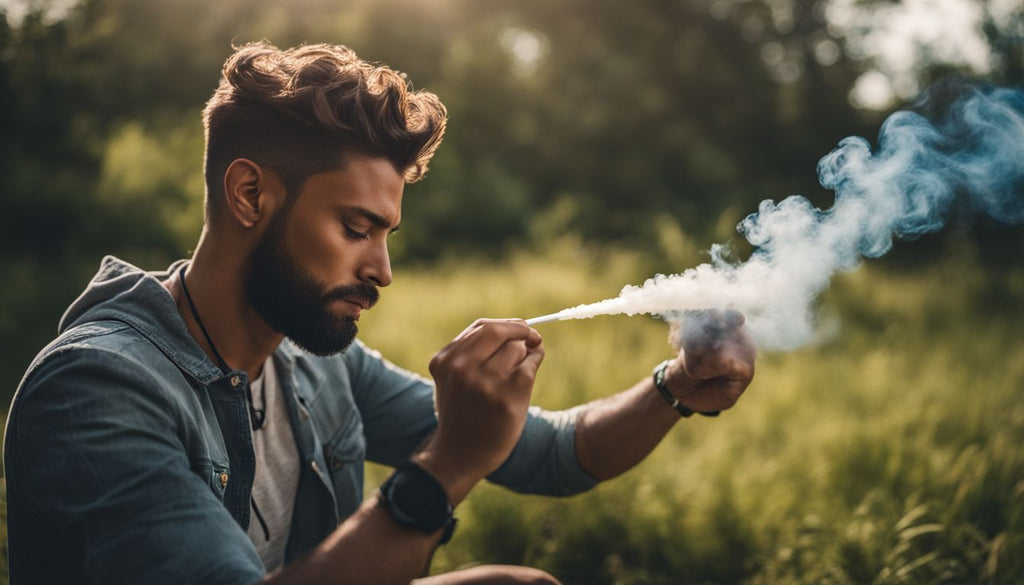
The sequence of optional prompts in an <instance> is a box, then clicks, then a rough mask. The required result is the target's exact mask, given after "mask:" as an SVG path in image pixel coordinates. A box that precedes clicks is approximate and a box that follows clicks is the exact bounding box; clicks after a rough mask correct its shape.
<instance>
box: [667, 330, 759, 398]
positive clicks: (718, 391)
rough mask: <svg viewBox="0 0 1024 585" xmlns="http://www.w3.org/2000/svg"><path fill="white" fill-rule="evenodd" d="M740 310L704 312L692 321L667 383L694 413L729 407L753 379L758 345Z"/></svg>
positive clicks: (670, 367)
mask: <svg viewBox="0 0 1024 585" xmlns="http://www.w3.org/2000/svg"><path fill="white" fill-rule="evenodd" d="M744 321H745V318H744V317H743V314H742V313H740V312H738V311H733V310H726V311H718V310H711V311H703V312H701V313H700V314H699V315H698V316H696V317H693V318H691V319H689V320H688V322H687V323H686V325H685V326H684V327H683V329H682V334H681V335H680V336H679V341H680V345H681V349H680V350H679V355H678V357H677V358H676V360H675V361H674V362H673V363H672V365H670V366H669V368H668V372H667V377H666V380H665V382H666V385H667V386H668V389H669V391H670V392H671V393H672V395H673V396H674V397H675V399H676V400H678V401H679V403H680V404H682V405H683V406H685V407H687V408H689V409H690V410H694V411H696V412H716V411H721V410H725V409H727V408H731V407H732V406H733V405H734V404H736V401H737V400H739V398H740V396H741V395H742V394H743V391H744V390H746V389H747V386H748V385H750V381H751V380H752V379H753V378H754V359H755V357H756V355H757V349H756V347H755V345H754V341H753V339H751V338H750V335H749V333H748V332H747V330H746V328H744V327H743V323H744Z"/></svg>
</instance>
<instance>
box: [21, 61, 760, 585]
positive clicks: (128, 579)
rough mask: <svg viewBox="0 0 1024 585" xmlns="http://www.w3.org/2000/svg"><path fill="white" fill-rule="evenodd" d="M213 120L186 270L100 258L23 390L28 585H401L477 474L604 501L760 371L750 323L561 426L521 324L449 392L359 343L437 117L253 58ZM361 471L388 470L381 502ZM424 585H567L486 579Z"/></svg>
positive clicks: (481, 329) (400, 99) (349, 71)
mask: <svg viewBox="0 0 1024 585" xmlns="http://www.w3.org/2000/svg"><path fill="white" fill-rule="evenodd" d="M203 119H204V126H205V130H206V163H205V166H206V168H205V173H206V181H207V203H206V223H205V227H204V230H203V233H202V236H201V238H200V241H199V243H198V245H197V247H196V250H195V253H194V255H193V257H192V259H191V261H179V262H177V263H175V264H173V265H171V267H170V268H169V269H167V270H166V271H163V272H156V273H146V272H143V271H141V270H139V269H137V268H134V267H132V266H130V265H128V264H126V263H124V262H121V261H119V260H117V259H114V258H110V257H108V258H105V259H104V261H103V263H102V266H101V268H100V271H99V273H98V274H97V275H96V277H95V278H94V279H93V281H92V282H91V283H90V284H89V286H88V288H87V289H86V290H85V292H84V293H83V294H82V295H81V296H80V297H79V299H78V300H76V301H75V302H74V303H73V304H72V305H71V307H70V308H69V309H68V311H67V313H66V314H65V315H64V318H63V319H62V322H61V326H60V330H61V334H60V336H59V337H58V338H57V339H56V340H55V341H54V342H53V343H51V344H50V345H49V346H48V347H47V348H46V349H44V350H43V351H42V352H41V353H40V355H39V356H38V357H37V358H36V360H35V361H34V362H33V363H32V365H31V366H30V368H29V370H28V372H27V373H26V375H25V378H24V379H23V381H22V384H21V386H20V387H19V389H18V392H17V395H16V397H15V400H14V403H13V404H12V407H11V412H10V415H9V419H8V426H7V434H6V443H5V468H6V473H7V482H8V484H7V489H8V492H7V493H8V523H9V524H8V529H9V535H10V571H11V582H12V583H14V584H19V583H87V582H92V583H146V584H154V583H175V584H181V583H256V582H266V583H310V584H313V583H329V582H339V583H359V584H362V583H367V584H369V583H373V584H390V583H409V582H410V581H411V580H413V579H415V578H417V577H418V576H422V575H423V574H424V571H425V568H426V567H427V566H428V564H429V559H430V557H431V554H432V552H433V551H434V549H435V548H436V547H437V546H438V545H439V543H442V542H443V541H446V540H447V539H448V538H450V536H451V533H452V531H453V530H454V529H455V527H456V523H455V521H454V519H453V509H454V508H455V507H457V506H458V504H459V503H460V502H461V501H462V500H463V499H464V498H465V497H466V496H467V494H469V492H470V491H471V490H472V489H473V487H474V486H475V485H476V484H477V483H478V482H479V481H480V480H481V479H483V478H485V477H486V478H488V479H489V480H491V481H494V482H496V483H499V484H502V485H505V486H508V487H509V488H511V489H514V490H517V491H521V492H528V493H546V494H553V495H568V494H573V493H577V492H580V491H583V490H586V489H589V488H590V487H592V486H593V485H594V484H595V483H597V482H598V481H600V480H603V479H607V478H610V477H613V476H615V475H618V474H620V473H622V472H623V471H625V470H627V469H629V468H630V467H632V466H633V465H635V464H636V463H637V462H638V461H640V460H641V459H642V458H643V457H644V456H645V455H646V454H647V453H649V452H650V450H651V449H652V448H653V447H654V446H655V445H656V444H657V443H658V441H659V440H660V439H661V438H662V437H663V436H664V435H665V433H667V432H668V430H669V429H670V428H671V427H672V426H673V425H674V424H675V422H677V421H678V420H679V418H680V413H683V414H691V413H692V412H691V409H692V410H693V411H700V412H705V413H711V412H712V411H719V410H723V409H726V408H729V407H731V406H732V405H733V404H734V403H735V402H736V400H737V399H738V398H739V396H740V394H741V393H742V392H743V390H744V389H745V388H746V386H747V385H748V384H749V382H750V380H751V378H752V376H753V371H754V348H753V344H752V343H751V341H750V340H749V337H748V336H747V334H746V332H745V330H744V329H743V328H742V317H738V316H737V315H734V314H727V315H718V316H717V321H718V323H717V329H716V330H715V332H714V333H713V335H712V338H711V339H699V338H696V339H695V340H694V341H691V342H690V343H688V344H687V345H686V347H684V349H683V350H682V351H681V352H680V354H679V356H678V357H677V359H676V360H674V361H671V362H666V363H665V364H663V365H662V366H661V367H659V368H658V370H657V375H656V378H657V383H656V382H655V380H653V379H651V378H648V379H645V380H643V381H641V382H640V383H638V384H637V385H636V386H635V387H633V388H632V389H629V390H626V391H625V392H622V393H620V394H617V395H614V396H611V397H609V398H606V399H603V400H601V401H598V402H596V403H593V404H589V405H585V406H583V407H580V408H577V409H573V410H571V411H567V412H561V413H551V412H544V411H541V410H539V409H536V408H530V407H529V402H530V395H531V392H532V388H533V382H534V377H535V375H536V372H537V369H538V368H539V366H540V363H541V360H542V358H543V355H544V352H543V346H542V343H541V337H540V335H539V334H538V333H537V332H536V331H535V330H533V329H531V328H530V327H529V326H527V325H526V323H525V322H523V321H521V320H515V319H512V320H481V321H477V322H476V323H474V324H472V325H471V326H470V327H469V328H467V329H466V330H465V331H463V332H462V333H461V334H460V335H459V336H458V337H456V338H455V340H453V341H452V342H451V343H450V344H449V345H448V346H446V347H445V348H444V349H442V350H441V351H440V352H439V353H438V354H437V355H436V356H435V357H434V358H433V360H432V361H431V363H430V372H431V375H432V376H433V378H434V381H433V384H431V383H429V382H428V381H426V380H424V379H422V378H420V377H418V376H416V375H414V374H411V373H409V372H406V371H404V370H401V369H399V368H397V367H395V366H393V365H391V364H390V363H388V362H386V361H384V360H383V359H382V358H381V356H380V355H378V354H377V353H376V352H374V351H372V350H370V349H368V348H367V347H365V346H364V345H362V344H361V343H360V342H358V341H353V340H354V337H355V334H356V321H357V320H358V318H359V315H360V313H361V312H362V311H365V310H367V309H369V308H370V307H372V306H373V304H374V303H375V301H376V300H377V298H378V290H379V289H380V288H382V287H385V286H387V285H388V284H390V283H391V279H392V275H391V268H390V263H389V260H388V250H387V238H388V235H389V234H390V233H392V232H394V231H395V230H397V229H398V226H399V223H400V219H401V200H402V191H403V187H404V184H405V183H406V182H408V181H415V180H418V179H419V178H420V177H421V176H422V175H423V173H424V172H425V171H426V167H427V163H428V162H429V160H430V158H431V156H432V155H433V152H434V151H435V149H436V148H437V146H438V145H439V143H440V141H441V136H442V133H443V131H444V126H445V122H446V112H445V109H444V107H443V105H442V104H441V102H440V101H439V100H438V99H437V97H436V96H434V95H433V94H430V93H426V92H422V91H421V92H415V93H414V92H410V91H408V90H407V87H406V83H405V81H404V80H403V79H402V78H401V77H400V76H399V75H397V74H396V73H395V72H393V71H391V70H390V69H387V68H386V67H375V66H372V65H370V64H367V63H365V62H363V61H361V60H359V59H358V58H357V57H356V56H355V54H354V53H352V51H350V50H349V49H347V48H344V47H340V46H326V45H318V46H304V47H299V48H295V49H291V50H287V51H279V50H277V49H276V48H274V47H272V46H269V45H267V44H260V43H257V44H251V45H246V46H244V47H242V48H240V49H239V50H238V51H237V52H236V53H235V54H234V55H232V56H231V57H230V58H229V59H228V61H227V63H226V64H225V66H224V70H223V78H222V80H221V83H220V86H219V87H218V89H217V90H216V92H215V94H214V96H213V98H212V99H211V100H210V102H209V103H208V104H207V107H206V109H205V111H204V116H203ZM698 337H699V336H698ZM659 386H660V388H659ZM673 407H674V408H673ZM365 459H370V460H373V461H378V462H381V463H384V464H387V465H390V466H394V467H396V471H395V473H394V474H393V475H392V476H391V477H389V479H388V481H387V482H386V483H385V485H384V486H383V487H382V488H381V490H380V491H379V493H378V494H375V495H374V496H372V497H369V498H366V501H365V502H364V501H363V497H362V482H363V468H362V466H363V461H364V460H365ZM417 583H423V584H429V583H433V584H434V585H438V584H443V583H557V581H556V580H555V579H554V577H552V576H550V575H548V574H546V573H544V572H542V571H537V570H534V569H529V568H525V567H501V566H484V567H477V568H474V569H470V570H466V571H458V572H454V573H449V574H446V575H438V576H435V577H431V578H425V579H423V580H422V581H417Z"/></svg>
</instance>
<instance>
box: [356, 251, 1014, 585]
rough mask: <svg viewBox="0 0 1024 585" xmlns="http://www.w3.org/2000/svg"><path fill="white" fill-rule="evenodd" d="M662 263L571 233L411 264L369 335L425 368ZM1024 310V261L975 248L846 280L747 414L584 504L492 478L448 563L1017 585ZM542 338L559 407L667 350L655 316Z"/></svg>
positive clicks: (603, 575)
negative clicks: (499, 259)
mask: <svg viewBox="0 0 1024 585" xmlns="http://www.w3.org/2000/svg"><path fill="white" fill-rule="evenodd" d="M650 269H651V266H650V265H648V263H647V262H645V261H642V260H641V259H640V258H639V257H637V256H633V255H630V254H626V253H621V252H618V253H616V252H610V253H602V252H595V251H593V250H586V249H585V248H583V247H581V246H577V245H574V244H572V243H566V244H565V245H563V246H559V247H556V248H555V249H553V250H549V251H548V252H546V253H545V254H544V256H543V259H541V258H540V257H538V256H531V255H526V256H522V257H519V258H517V259H513V260H512V261H510V262H509V263H507V264H501V265H490V264H487V263H484V262H481V263H475V264H471V265H457V264H451V265H447V266H443V267H441V268H440V269H438V268H434V269H431V270H429V271H426V270H425V271H422V272H416V271H412V272H405V273H399V274H398V277H397V279H396V281H395V284H394V285H393V287H392V289H391V290H388V291H387V294H386V295H385V296H384V298H383V300H382V301H381V303H380V305H379V308H378V309H375V310H374V311H373V312H372V313H373V314H372V315H367V317H365V318H364V324H363V325H362V331H363V334H362V335H363V338H364V339H365V340H366V341H367V342H368V343H369V344H371V345H372V346H374V347H377V348H378V349H380V350H382V351H383V352H384V353H385V355H387V356H389V357H390V358H391V359H393V360H394V361H396V362H398V363H401V364H403V365H405V366H407V367H410V368H412V369H416V370H419V371H420V372H422V373H426V364H427V361H428V360H429V358H430V356H431V355H432V353H433V352H434V351H435V350H436V349H437V348H439V347H441V346H442V345H443V344H444V343H445V342H446V341H447V340H448V339H449V338H451V337H452V336H453V335H455V334H456V333H457V332H458V331H459V330H461V328H462V327H464V326H465V325H466V324H468V323H469V322H471V321H472V320H473V319H475V318H477V317H481V316H488V317H503V316H521V317H527V316H533V315H537V314H543V313H547V312H551V311H553V310H558V309H561V308H563V307H566V306H571V305H575V304H578V303H581V302H588V301H594V300H599V299H601V298H605V297H608V296H614V295H615V294H616V293H617V291H618V289H619V288H620V287H621V286H622V285H623V284H627V283H635V282H638V281H641V280H642V279H643V278H645V277H646V276H649V275H650V273H649V272H648V271H649V270H650ZM1022 308H1024V270H1022V269H1020V268H1018V269H1015V270H1011V271H1004V272H1002V273H999V274H993V273H990V272H985V271H983V270H981V269H980V268H978V267H977V265H976V263H975V262H974V259H973V258H972V257H971V255H970V254H969V253H964V254H962V255H961V256H959V257H957V258H952V259H948V260H947V261H944V262H943V263H941V264H938V265H936V264H932V265H929V266H927V267H923V268H922V269H920V270H917V271H914V272H912V273H907V272H894V271H893V270H892V269H889V270H885V271H883V270H881V269H879V268H878V267H877V266H871V265H865V266H863V267H861V268H860V269H859V270H857V271H856V272H854V273H851V274H846V275H842V276H841V277H840V278H839V279H837V281H836V282H835V283H834V286H833V288H832V290H831V291H830V292H829V293H828V294H827V295H826V298H824V299H823V304H822V307H821V311H822V314H823V321H824V322H825V323H826V324H827V326H826V330H827V331H829V333H828V335H827V336H826V337H825V338H823V339H822V340H820V341H819V342H818V343H816V344H815V345H814V346H813V347H809V348H805V349H802V350H799V351H795V352H792V353H788V354H762V355H761V356H760V357H759V362H758V373H757V377H756V379H755V381H754V383H753V385H752V386H751V387H750V389H749V390H748V392H747V395H746V396H745V397H744V398H743V399H742V400H741V401H740V403H739V405H738V406H737V407H736V408H735V409H734V410H732V411H729V412H727V413H725V414H723V415H722V416H721V417H720V418H719V419H701V418H700V417H695V418H694V419H690V420H686V421H684V422H682V423H680V424H679V425H678V426H677V428H676V429H675V430H674V431H673V432H672V433H671V434H670V435H669V436H668V437H667V438H666V440H665V441H664V442H663V443H662V445H661V446H660V447H659V448H658V449H657V450H656V451H655V452H654V453H653V454H652V455H651V456H650V457H649V458H648V459H647V460H646V461H644V462H643V463H642V464H641V465H640V466H638V467H637V468H636V469H634V470H632V471H631V472H630V473H628V474H626V475H625V476H623V477H620V478H618V479H616V480H613V481H611V482H608V483H607V484H604V485H601V486H599V487H598V488H596V489H595V490H593V491H592V492H589V493H587V494H583V495H581V496H576V497H573V498H569V499H561V500H558V499H547V498H539V497H524V496H519V495H516V494H512V493H510V492H507V491H505V490H503V489H501V488H497V487H494V486H490V485H486V486H482V487H480V488H478V489H477V490H476V491H475V492H474V493H473V494H472V495H471V497H470V498H469V500H468V501H467V502H466V503H465V504H464V505H463V506H462V507H461V508H460V510H459V516H460V518H461V522H462V524H461V527H460V529H459V531H458V532H457V534H456V536H455V539H454V540H453V542H452V543H451V544H450V545H449V546H448V547H447V548H445V549H444V550H443V551H441V552H440V553H439V555H438V557H437V559H436V560H435V570H438V571H440V570H447V569H451V568H456V567H460V566H464V565H467V564H473V563H481V562H487V563H492V562H500V563H526V564H530V565H534V566H537V567H541V568H544V569H546V570H549V571H551V572H552V573H554V574H555V575H556V576H558V577H559V578H560V579H562V580H563V581H564V582H565V583H566V584H567V585H568V584H589V585H598V584H656V583H657V584H708V583H721V584H725V583H748V584H775V583H778V584H798V583H799V584H812V583H813V584H823V583H834V584H846V583H850V584H853V583H863V584H882V583H893V584H896V583H900V584H902V583H908V584H909V583H921V584H925V583H927V584H934V583H1000V584H1019V583H1024V337H1022V336H1021V334H1020V331H1019V329H1020V327H1021V325H1024V309H1022ZM541 327H542V329H541V331H542V333H543V334H544V335H545V345H546V348H547V357H546V360H545V363H544V365H543V367H542V369H541V372H540V375H539V378H538V381H537V385H536V389H535V399H534V402H535V403H537V404H540V405H542V406H544V407H547V408H552V409H558V408H564V407H568V406H572V405H575V404H578V403H581V402H584V401H587V400H591V399H594V398H598V397H600V396H604V395H606V394H608V393H611V392H614V391H616V390H617V389H620V388H625V387H627V386H628V385H631V384H632V383H634V382H635V381H636V380H637V379H639V378H640V377H642V376H645V375H648V373H649V371H650V369H651V367H652V366H653V365H654V364H655V363H657V362H658V361H660V360H662V359H664V358H666V357H669V356H671V354H672V350H671V348H670V347H669V346H668V344H667V343H666V333H667V328H666V326H665V324H664V323H661V322H659V321H657V320H654V319H650V318H643V317H639V318H637V317H634V318H628V317H599V318H595V319H592V320H587V321H578V322H561V323H554V324H550V325H543V326H541ZM369 475H370V478H371V481H372V482H376V481H380V479H381V478H382V477H383V470H380V469H377V470H374V473H371V474H369Z"/></svg>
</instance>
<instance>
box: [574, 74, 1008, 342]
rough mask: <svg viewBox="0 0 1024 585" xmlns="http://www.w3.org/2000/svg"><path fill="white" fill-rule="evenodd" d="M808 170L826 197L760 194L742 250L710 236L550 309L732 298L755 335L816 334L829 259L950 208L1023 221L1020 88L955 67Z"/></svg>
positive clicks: (924, 226)
mask: <svg viewBox="0 0 1024 585" xmlns="http://www.w3.org/2000/svg"><path fill="white" fill-rule="evenodd" d="M818 178H819V180H820V182H821V184H822V185H823V186H824V187H825V188H827V189H830V190H833V191H834V192H835V203H834V204H833V206H832V207H831V208H829V209H827V210H821V209H817V208H815V207H814V205H812V204H811V202H810V201H809V200H808V199H807V198H805V197H800V196H792V197H788V198H786V199H784V200H783V201H781V202H778V203H776V202H774V201H771V200H768V201H763V202H762V203H761V205H760V207H759V209H758V211H757V212H756V213H753V214H751V215H750V216H748V217H747V218H746V219H744V220H743V221H742V222H741V223H740V225H739V226H738V229H739V231H740V233H742V234H744V235H745V236H746V238H747V240H748V241H749V242H750V243H751V244H752V245H753V246H754V247H755V250H754V253H753V254H752V255H751V257H750V258H749V259H748V260H747V261H745V262H742V263H738V264H736V263H730V262H728V261H726V260H724V259H723V257H724V255H723V254H721V253H719V251H720V250H721V247H716V248H712V259H713V261H712V263H710V264H703V265H701V266H698V267H696V268H691V269H689V270H687V271H685V272H683V273H682V274H676V275H672V276H665V275H660V274H659V275H657V276H655V277H654V278H651V279H649V280H648V281H647V282H645V283H644V284H643V285H641V286H627V287H626V288H624V289H623V290H622V293H621V294H620V295H619V296H618V297H617V298H614V299H609V300H606V301H602V302H600V303H594V304H591V305H581V306H579V307H574V308H572V309H566V310H565V311H562V312H560V313H558V314H557V316H558V317H559V318H563V319H574V318H585V317H591V316H594V315H600V314H610V313H626V314H636V313H651V314H656V315H661V316H663V317H665V318H667V319H669V320H676V319H680V318H685V315H687V314H688V312H690V311H692V310H694V309H705V308H734V309H738V310H740V311H742V312H743V313H744V314H746V316H747V324H748V327H749V328H750V330H751V333H752V334H753V336H754V337H755V339H756V340H757V341H758V343H759V344H760V345H761V346H762V347H765V348H768V349H790V348H794V347H797V346H800V345H803V344H805V343H807V342H808V341H810V340H811V339H812V338H813V335H814V320H813V313H814V311H813V304H814V301H815V299H816V298H817V297H818V295H819V294H820V293H821V292H822V291H823V290H824V289H825V287H827V286H828V283H829V281H830V280H831V278H832V275H833V274H835V272H836V271H838V270H849V269H851V268H853V267H855V266H856V265H857V264H858V263H859V262H860V259H861V258H862V257H864V256H867V257H877V256H881V255H882V254H885V253H886V252H888V251H889V249H890V248H891V247H892V245H893V240H894V239H896V238H913V237H916V236H918V235H921V234H925V233H929V232H934V231H937V230H939V229H941V228H942V226H943V225H945V223H946V221H947V220H948V219H949V217H950V216H951V214H952V213H953V212H954V211H957V210H960V211H964V212H978V213H983V214H986V215H989V216H991V217H992V218H994V219H996V220H997V221H1000V222H1004V223H1008V224H1017V223H1022V222H1024V92H1022V91H1020V90H1014V89H1005V88H995V87H987V86H982V85H978V84H972V83H969V82H966V81H964V80H962V79H953V80H951V81H947V82H945V83H941V84H939V85H936V86H935V87H933V88H932V89H931V90H930V91H929V92H928V93H927V94H926V95H925V96H924V97H923V99H922V100H921V101H920V102H919V103H918V104H917V106H916V107H915V108H914V110H913V111H901V112H897V113H895V114H893V115H892V116H890V117H889V118H888V119H887V120H886V121H885V123H884V124H883V125H882V128H881V130H880V132H879V137H878V145H877V147H876V148H875V150H874V151H872V149H871V145H870V143H869V142H868V141H867V140H865V139H863V138H859V137H851V138H846V139H844V140H842V141H841V142H840V143H839V146H838V147H837V148H836V149H835V150H833V151H832V152H831V153H830V154H828V155H827V156H826V157H824V158H823V159H821V161H820V162H819V163H818Z"/></svg>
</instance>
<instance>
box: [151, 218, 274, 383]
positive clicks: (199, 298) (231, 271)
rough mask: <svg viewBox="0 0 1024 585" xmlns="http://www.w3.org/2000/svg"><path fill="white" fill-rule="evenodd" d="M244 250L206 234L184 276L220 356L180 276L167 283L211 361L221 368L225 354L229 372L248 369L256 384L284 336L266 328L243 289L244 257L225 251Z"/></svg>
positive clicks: (189, 328) (187, 322)
mask: <svg viewBox="0 0 1024 585" xmlns="http://www.w3.org/2000/svg"><path fill="white" fill-rule="evenodd" d="M240 248H242V247H241V246H223V245H218V242H217V241H216V238H215V237H214V236H213V235H212V234H211V233H210V232H209V231H207V230H204V231H203V235H202V237H201V238H200V240H199V244H198V245H197V246H196V251H195V254H194V255H193V257H192V264H191V265H190V266H189V267H188V269H187V270H186V271H185V283H186V285H187V286H188V292H189V294H190V296H191V297H192V302H193V303H194V304H195V308H196V312H197V313H198V315H199V318H200V319H201V320H202V326H203V327H205V328H206V332H207V333H209V335H210V340H211V341H212V342H213V344H214V345H216V351H215V350H214V348H213V347H212V346H211V345H210V343H208V342H207V340H206V336H205V335H203V331H202V327H200V325H199V322H197V321H196V319H195V317H193V315H192V311H191V309H190V308H189V305H188V300H187V299H186V297H185V293H184V289H183V288H182V285H181V282H180V281H179V280H178V275H177V274H175V275H173V276H172V277H171V278H170V279H168V280H167V281H166V282H165V283H164V287H165V288H167V290H168V291H169V292H170V293H171V296H173V297H174V299H175V302H176V304H177V306H178V312H179V313H181V316H182V318H183V319H184V320H185V324H186V326H187V327H188V330H189V333H191V334H192V337H193V338H195V340H196V343H198V344H199V346H200V347H201V348H203V351H204V352H206V355H207V356H209V357H210V360H211V361H213V362H214V363H217V358H216V353H220V355H221V357H222V358H223V359H224V362H225V363H226V364H227V366H228V367H229V368H231V369H240V370H245V371H246V373H247V374H248V375H249V379H250V380H255V379H256V378H257V377H258V376H259V375H260V373H261V372H262V370H263V364H264V363H265V362H266V361H267V358H268V357H269V356H270V354H271V353H272V352H273V351H274V349H275V348H277V346H278V345H279V344H280V343H281V340H282V339H283V336H282V335H281V334H280V333H278V332H276V331H274V330H273V329H271V328H270V327H269V326H267V324H266V323H264V321H263V319H261V318H260V316H259V315H258V314H256V311H255V310H253V308H252V307H251V306H250V305H249V303H248V301H247V300H246V297H245V290H244V288H243V286H242V266H243V264H244V260H245V255H244V253H237V252H236V253H230V252H225V250H238V249H240Z"/></svg>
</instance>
